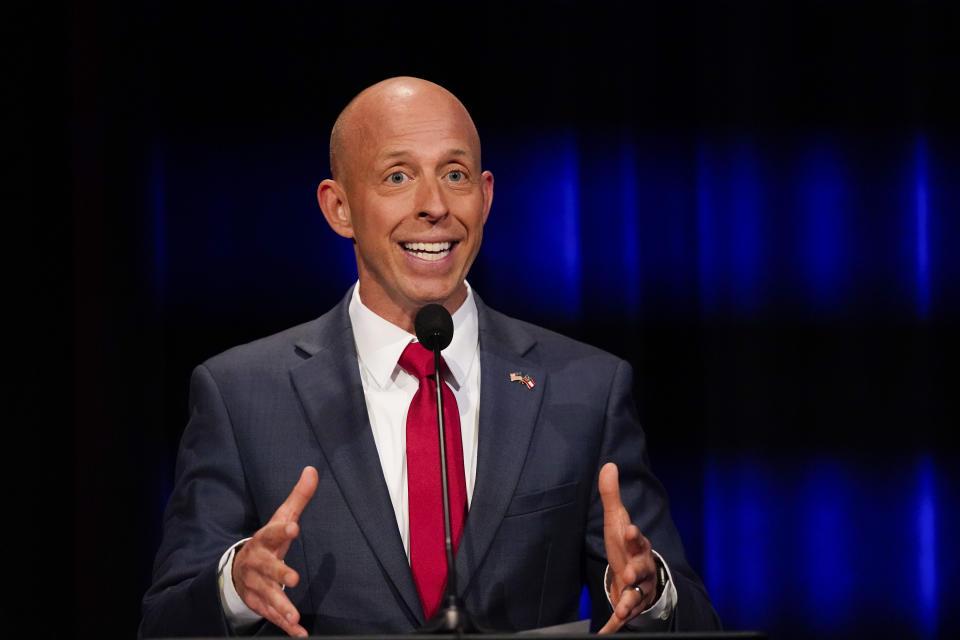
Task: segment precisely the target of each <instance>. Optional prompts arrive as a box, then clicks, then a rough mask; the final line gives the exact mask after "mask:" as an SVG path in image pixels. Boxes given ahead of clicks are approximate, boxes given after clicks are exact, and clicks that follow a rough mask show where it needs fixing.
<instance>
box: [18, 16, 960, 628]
mask: <svg viewBox="0 0 960 640" xmlns="http://www.w3.org/2000/svg"><path fill="white" fill-rule="evenodd" d="M0 12H2V13H0V23H2V24H3V26H2V30H3V33H2V35H3V42H4V43H5V44H4V49H5V52H6V55H5V56H4V58H5V62H6V65H7V66H8V69H7V70H6V72H5V74H4V75H5V78H6V85H7V86H6V87H5V93H6V95H7V98H6V99H5V105H6V106H7V107H8V111H9V116H8V118H7V126H6V127H5V129H6V130H7V131H6V136H5V138H6V142H7V144H6V145H5V148H6V149H7V153H6V154H5V156H6V157H5V162H4V165H5V169H4V173H5V182H6V183H7V184H6V185H5V186H4V191H5V197H4V199H5V201H6V203H7V207H6V211H5V216H4V218H5V221H6V223H7V224H6V228H5V231H6V233H5V234H4V238H5V242H4V247H5V250H4V252H3V254H4V261H5V263H6V264H5V269H4V271H5V274H6V280H7V282H8V284H7V286H6V287H5V289H6V297H7V300H8V304H7V305H6V307H7V316H8V318H9V319H10V322H11V324H12V328H11V330H10V332H9V333H8V336H9V338H10V339H11V342H12V343H13V345H12V346H13V350H12V352H13V355H14V357H13V359H12V366H11V367H10V368H9V369H10V371H11V375H10V378H9V381H8V383H7V384H6V385H4V386H5V388H6V395H7V396H8V400H7V402H6V404H7V406H8V407H10V408H12V411H8V418H7V420H6V421H5V423H6V425H7V429H6V432H7V434H8V437H9V436H12V437H11V438H10V439H9V440H8V445H7V446H6V447H5V451H6V457H7V458H8V463H7V464H6V465H4V476H5V477H4V480H5V482H4V486H5V487H6V488H7V491H6V492H5V497H6V499H7V503H8V505H9V506H8V507H7V510H8V514H9V515H8V519H7V526H6V527H5V531H6V533H5V540H7V544H6V545H5V547H6V554H5V556H6V558H7V561H6V562H5V563H4V566H5V567H6V568H7V572H8V574H7V583H8V585H11V586H13V587H14V588H13V592H14V593H16V594H17V596H16V597H14V598H12V599H11V598H9V597H8V598H4V599H3V600H2V604H0V607H2V609H0V614H2V616H3V618H4V620H5V621H7V622H8V623H12V625H13V629H24V630H28V629H32V630H43V631H46V632H50V633H52V634H53V635H56V636H63V637H69V636H73V635H79V636H84V637H85V636H93V635H97V634H100V635H103V636H118V637H131V636H132V635H134V633H135V631H136V627H137V624H138V622H139V600H140V598H141V597H142V594H143V592H144V590H145V589H146V587H147V586H148V584H149V580H150V565H151V562H152V556H153V553H154V551H155V549H156V546H157V544H158V539H159V533H160V519H161V513H162V508H163V505H164V503H165V501H166V497H167V496H168V494H169V491H170V486H171V482H172V475H173V460H174V456H175V452H176V447H177V442H178V439H179V435H180V432H181V430H182V428H183V425H184V423H185V416H186V392H187V381H188V378H189V374H190V370H191V368H192V367H193V366H195V365H196V364H198V363H199V362H201V361H202V360H204V359H205V358H207V357H209V356H211V355H213V354H215V353H217V352H219V351H221V350H223V349H225V348H227V347H229V346H231V345H234V344H237V343H239V342H244V341H248V340H251V339H254V338H257V337H260V336H262V335H265V334H268V333H272V332H275V331H278V330H281V329H283V328H285V327H287V326H290V325H292V324H295V323H299V322H302V321H306V320H308V319H310V318H313V317H315V316H317V315H319V314H320V313H322V312H323V311H325V310H326V309H328V308H329V307H330V306H331V305H332V304H334V303H335V302H336V301H337V300H339V299H340V297H341V296H342V295H343V293H344V292H345V290H346V288H347V287H348V286H349V284H350V283H351V282H352V281H353V279H354V278H355V269H354V266H353V262H352V253H351V249H350V247H349V245H347V244H346V243H345V242H344V241H342V240H341V239H340V238H338V237H336V236H335V235H334V234H333V233H332V232H330V231H329V229H327V228H326V225H325V223H324V222H323V220H322V217H321V215H320V212H319V209H318V208H317V206H316V202H315V196H314V192H315V189H316V185H317V184H318V183H319V181H320V180H322V179H323V178H325V177H327V176H328V168H327V159H326V154H327V136H328V135H329V128H330V126H331V124H332V122H333V120H334V118H335V117H336V115H337V113H338V112H339V110H340V109H341V108H342V107H343V106H344V105H345V104H346V102H347V101H348V100H349V98H350V97H352V96H353V95H354V94H355V93H356V92H358V91H359V90H360V89H362V88H364V87H365V86H367V85H369V84H371V83H373V82H376V81H378V80H380V79H383V78H385V77H388V76H391V75H397V74H409V75H417V76H421V77H426V78H428V79H431V80H434V81H436V82H439V83H440V84H443V85H444V86H446V87H448V88H449V89H451V90H452V91H453V92H454V93H456V94H457V95H458V96H459V97H460V98H461V99H462V100H463V101H464V103H465V104H466V105H467V107H468V108H469V109H470V110H471V112H472V114H473V116H474V119H475V120H476V122H477V125H478V127H479V129H480V132H481V137H482V138H483V141H484V164H485V165H486V167H487V168H489V169H492V170H493V171H494V173H495V175H496V177H497V182H496V187H497V191H496V193H497V195H496V198H495V202H494V205H493V212H492V214H491V217H490V222H489V223H488V225H487V229H486V232H487V237H486V239H485V244H484V249H483V251H482V252H481V256H480V258H479V259H478V261H477V264H476V265H475V267H474V270H473V272H472V274H471V278H470V280H471V283H472V285H473V286H474V288H475V289H476V290H477V292H478V293H479V294H480V295H481V296H482V297H483V298H484V300H485V301H486V302H487V303H488V304H490V305H492V306H494V307H496V308H499V309H500V310H503V311H505V312H507V313H510V314H512V315H516V316H520V317H523V318H525V319H529V320H533V321H536V322H539V323H541V324H544V325H547V326H550V327H552V328H555V329H558V330H561V331H564V332H566V333H568V334H570V335H573V336H575V337H578V338H581V339H583V340H586V341H588V342H591V343H593V344H597V345H599V346H601V347H604V348H606V349H608V350H610V351H612V352H614V353H616V354H618V355H620V356H622V357H624V358H627V359H628V360H630V361H631V363H632V364H633V365H634V367H635V371H636V373H637V380H636V383H637V388H636V391H637V399H638V403H639V406H640V411H641V415H642V418H643V420H644V424H645V427H646V429H647V432H648V436H649V442H650V446H651V453H652V457H653V461H654V467H655V469H656V471H657V472H658V474H659V475H660V476H661V478H662V479H663V480H664V482H665V484H666V485H667V488H668V491H669V492H670V494H671V497H672V500H673V509H674V516H675V519H676V521H677V524H678V527H679V528H680V530H681V534H682V535H683V537H684V540H685V543H686V546H687V551H688V555H689V556H690V559H691V562H692V563H693V565H694V566H695V568H697V569H698V570H699V571H700V572H701V574H702V575H703V577H704V580H705V582H706V584H707V586H708V589H709V590H710V592H711V596H712V597H713V599H714V602H715V604H716V606H717V609H718V611H719V613H720V615H721V618H722V619H723V620H724V623H725V625H726V626H727V628H730V629H744V628H753V629H762V630H767V631H769V632H770V633H771V635H772V636H773V637H800V636H804V637H806V636H809V635H815V636H822V637H841V636H856V635H866V634H874V635H890V636H894V635H902V634H905V635H906V636H908V637H917V636H919V637H933V636H937V635H940V636H947V635H950V634H951V633H956V632H957V631H958V630H960V618H958V614H957V611H956V608H955V606H953V604H954V603H955V601H956V598H957V594H958V593H960V591H958V584H957V583H958V575H960V554H958V553H957V552H956V550H955V548H954V546H953V543H952V541H953V540H954V539H955V538H956V537H957V535H958V533H960V531H958V529H960V523H958V520H957V515H956V514H957V507H958V496H957V491H956V488H957V486H960V485H958V482H957V481H958V475H960V473H958V471H957V463H958V461H960V455H958V451H957V449H956V448H955V446H954V445H952V433H951V432H952V431H953V430H954V429H955V427H956V425H957V423H958V412H957V410H956V399H955V397H954V396H955V390H956V387H957V377H958V376H957V374H956V370H957V365H956V353H957V352H956V330H957V321H958V319H960V258H958V257H957V255H956V254H957V247H958V240H960V219H958V210H960V182H958V180H957V177H958V175H960V172H958V170H960V150H958V145H957V143H958V141H960V119H958V115H957V114H958V113H960V111H958V110H960V84H958V81H957V78H958V73H957V69H958V65H960V55H958V54H960V45H958V36H960V11H958V9H957V7H956V5H955V4H953V3H921V2H916V3H907V2H898V3H823V2H788V3H759V2H736V3H727V2H705V3H693V2H675V3H625V4H616V3H608V2H589V3H572V2H555V3H541V2H515V3H497V2H492V3H491V2H488V3H478V4H458V3H450V2H446V3H439V2H407V3H397V2H389V3H388V2H379V1H375V2H367V3H363V4H360V3H356V4H352V5H349V6H344V5H327V4H324V3H319V2H278V3H275V4H274V5H267V4H263V5H251V4H243V3H226V2H224V3H197V4H191V5H187V4H172V3H159V2H139V3H138V2H131V3H123V4H116V5H108V4H103V3H95V2H93V3H87V2H83V3H81V2H68V3H23V4H19V5H13V6H5V8H4V9H2V10H0ZM8 592H9V591H8ZM8 628H9V626H8Z"/></svg>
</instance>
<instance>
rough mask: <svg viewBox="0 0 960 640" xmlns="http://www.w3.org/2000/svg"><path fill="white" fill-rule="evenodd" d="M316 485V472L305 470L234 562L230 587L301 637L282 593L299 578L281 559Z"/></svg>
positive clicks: (297, 619)
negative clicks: (231, 585)
mask: <svg viewBox="0 0 960 640" xmlns="http://www.w3.org/2000/svg"><path fill="white" fill-rule="evenodd" d="M318 482H319V476H318V475H317V470H316V469H314V468H313V467H304V469H303V473H301V474H300V480H298V481H297V485H296V486H295V487H294V488H293V491H291V492H290V495H289V496H287V499H286V500H284V502H283V504H281V505H280V507H279V508H278V509H277V510H276V512H275V513H274V514H273V517H272V518H270V521H269V522H267V524H265V525H263V528H261V529H260V530H259V531H257V532H256V533H255V534H254V535H253V538H251V539H250V540H248V541H247V542H246V543H244V545H243V546H242V547H241V548H240V551H238V552H237V555H236V556H235V557H234V559H233V586H234V587H235V588H236V590H237V595H239V596H240V597H241V598H242V599H243V601H244V603H246V605H247V606H248V607H250V608H251V609H252V610H253V611H256V612H257V613H259V614H260V615H261V616H263V617H264V618H266V619H267V620H269V621H270V622H272V623H273V624H275V625H277V626H278V627H280V628H281V629H283V630H284V631H286V632H287V633H288V634H290V635H291V636H299V637H303V638H305V637H306V636H307V630H306V629H304V628H303V627H302V626H300V624H299V622H300V612H299V611H297V608H296V607H294V606H293V603H291V602H290V599H289V598H288V597H287V595H286V594H285V593H284V592H283V587H285V586H286V587H293V586H296V584H297V582H299V581H300V576H299V575H297V572H296V571H294V570H293V569H291V568H290V567H288V566H287V565H286V564H284V562H283V558H284V556H286V555H287V550H288V549H290V543H291V542H292V541H293V539H294V538H296V537H297V534H298V533H299V532H300V526H299V525H298V524H297V520H299V519H300V513H301V512H302V511H303V508H304V507H306V506H307V503H308V502H310V498H312V497H313V492H314V491H316V490H317V483H318Z"/></svg>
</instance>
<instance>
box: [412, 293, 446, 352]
mask: <svg viewBox="0 0 960 640" xmlns="http://www.w3.org/2000/svg"><path fill="white" fill-rule="evenodd" d="M413 328H414V330H415V331H416V333H417V340H419V341H420V344H422V345H423V346H424V347H426V348H427V349H430V350H431V351H433V352H437V351H440V350H442V349H446V348H447V347H448V346H449V345H450V341H451V340H453V318H451V317H450V312H449V311H447V310H446V308H445V307H444V306H443V305H440V304H428V305H427V306H425V307H424V308H423V309H420V311H418V312H417V317H416V318H414V319H413Z"/></svg>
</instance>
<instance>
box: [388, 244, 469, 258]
mask: <svg viewBox="0 0 960 640" xmlns="http://www.w3.org/2000/svg"><path fill="white" fill-rule="evenodd" d="M456 244H457V243H456V242H401V243H400V246H401V247H402V248H403V250H404V251H406V252H407V253H408V254H410V255H412V256H413V257H415V258H420V259H421V260H430V261H434V260H442V259H444V258H446V257H447V256H448V255H450V250H451V249H453V247H454V245H456Z"/></svg>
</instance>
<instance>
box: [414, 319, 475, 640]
mask: <svg viewBox="0 0 960 640" xmlns="http://www.w3.org/2000/svg"><path fill="white" fill-rule="evenodd" d="M431 337H433V338H434V339H433V340H431V347H432V349H431V350H432V351H433V377H434V382H435V383H436V384H435V386H436V389H437V432H438V434H439V439H440V487H441V489H442V491H443V532H444V546H445V547H446V552H447V586H446V589H445V590H444V594H443V601H442V602H441V604H440V609H439V611H437V613H436V615H434V616H433V618H431V619H430V620H428V621H427V623H426V624H425V625H423V626H422V627H421V628H420V629H419V630H418V631H417V633H455V634H457V635H460V634H462V633H476V632H478V631H479V629H478V627H477V625H475V624H474V623H473V621H472V620H471V619H470V615H469V614H468V613H467V610H466V608H465V607H464V606H463V602H462V601H461V600H460V597H459V596H458V595H457V574H456V570H455V567H454V564H453V532H452V527H451V526H450V495H449V493H448V490H447V440H446V437H445V436H446V434H445V430H444V420H443V388H442V387H441V386H440V385H442V384H444V382H443V379H442V378H441V369H440V344H439V340H438V339H437V338H436V337H435V336H431Z"/></svg>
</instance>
